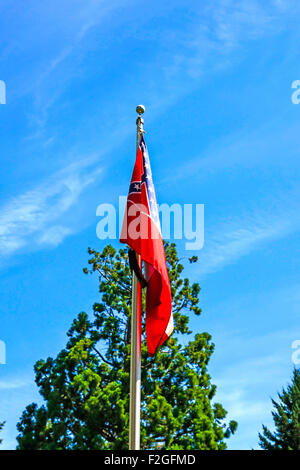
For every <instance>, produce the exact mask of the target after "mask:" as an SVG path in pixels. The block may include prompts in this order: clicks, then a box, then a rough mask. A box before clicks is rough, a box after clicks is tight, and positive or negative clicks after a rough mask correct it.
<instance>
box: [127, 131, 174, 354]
mask: <svg viewBox="0 0 300 470" xmlns="http://www.w3.org/2000/svg"><path fill="white" fill-rule="evenodd" d="M120 241H121V242H122V243H127V244H128V245H129V246H130V248H132V249H133V250H134V251H135V252H136V253H137V254H139V255H141V260H142V261H143V263H144V268H145V269H144V271H145V277H146V281H147V288H146V289H147V290H146V340H147V348H148V353H149V355H150V356H153V355H154V354H155V352H156V350H157V348H158V347H159V346H160V345H162V344H163V343H164V341H165V340H166V339H167V338H168V337H169V336H170V335H171V333H172V331H173V315H172V298H171V287H170V280H169V275H168V270H167V264H166V258H165V252H164V245H163V240H162V236H161V229H160V221H159V216H158V208H157V202H156V196H155V190H154V185H153V180H152V174H151V168H150V161H149V155H148V150H147V147H146V143H145V140H144V137H143V136H142V137H141V139H140V143H139V146H138V150H137V155H136V161H135V166H134V169H133V173H132V178H131V183H130V186H129V192H128V198H127V205H126V210H125V215H124V220H123V226H122V230H121V236H120Z"/></svg>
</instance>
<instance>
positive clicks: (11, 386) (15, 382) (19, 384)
mask: <svg viewBox="0 0 300 470" xmlns="http://www.w3.org/2000/svg"><path fill="white" fill-rule="evenodd" d="M29 385H32V380H30V379H20V378H16V377H13V378H8V379H6V380H5V379H2V380H0V390H15V389H20V388H24V387H28V386H29Z"/></svg>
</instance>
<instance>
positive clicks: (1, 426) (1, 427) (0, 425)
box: [0, 421, 5, 444]
mask: <svg viewBox="0 0 300 470" xmlns="http://www.w3.org/2000/svg"><path fill="white" fill-rule="evenodd" d="M4 424H5V421H4V422H3V423H0V431H1V430H2V429H3V426H4ZM1 443H2V439H0V444H1Z"/></svg>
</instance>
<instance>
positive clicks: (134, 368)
mask: <svg viewBox="0 0 300 470" xmlns="http://www.w3.org/2000/svg"><path fill="white" fill-rule="evenodd" d="M144 111H145V107H144V106H143V105H139V106H137V108H136V112H137V113H138V118H137V120H136V125H137V136H136V138H137V141H136V151H137V150H138V146H139V143H140V138H141V136H142V135H143V133H144V128H143V125H144V120H143V118H142V117H141V115H142V114H143V113H144ZM138 263H139V265H140V263H141V257H140V255H138ZM140 410H141V285H140V284H139V282H138V279H137V277H136V275H135V273H134V272H133V273H132V303H131V355H130V405H129V450H140Z"/></svg>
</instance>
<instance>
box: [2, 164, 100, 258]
mask: <svg viewBox="0 0 300 470" xmlns="http://www.w3.org/2000/svg"><path fill="white" fill-rule="evenodd" d="M96 160H97V156H90V157H86V158H85V159H82V160H80V161H77V162H76V163H73V164H70V165H69V166H67V167H66V168H64V169H62V170H60V171H58V172H56V173H55V174H53V175H51V176H50V177H49V178H48V179H47V180H46V181H44V182H42V183H41V184H39V185H37V186H36V187H35V188H33V189H32V190H30V191H27V192H25V193H23V194H21V195H20V196H17V197H14V198H13V199H11V200H10V201H8V202H7V203H6V204H5V205H4V206H2V207H1V208H0V254H1V255H2V256H7V255H10V254H12V253H14V252H15V251H17V250H18V249H20V248H25V247H26V246H28V245H29V246H31V248H33V246H35V247H37V246H38V245H45V244H51V245H57V244H59V243H61V242H62V240H63V239H64V238H65V237H66V236H67V235H69V234H70V233H72V231H73V230H75V229H74V228H73V229H71V228H70V227H67V226H65V225H64V224H61V223H60V222H59V221H60V219H61V218H62V216H64V215H65V214H66V213H68V211H69V210H70V209H71V208H72V207H73V206H74V205H75V204H76V203H77V202H78V199H79V196H80V195H81V193H82V192H83V191H84V190H85V189H86V188H87V187H88V186H89V185H90V184H92V183H93V182H94V181H95V179H96V178H97V177H98V176H99V174H100V173H101V171H102V168H101V167H99V165H97V164H95V161H96Z"/></svg>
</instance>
